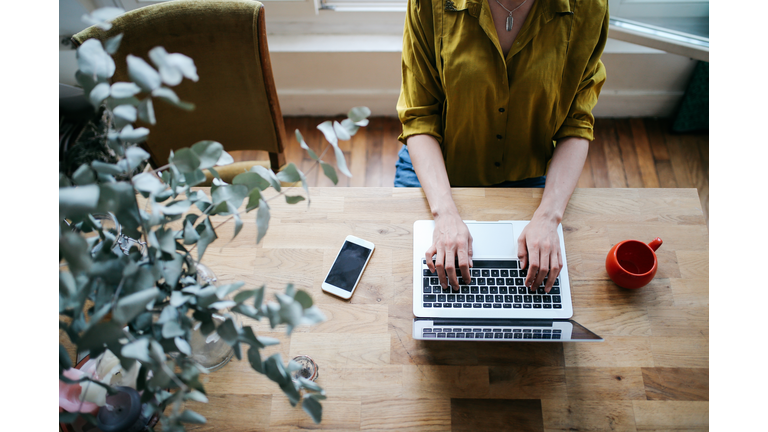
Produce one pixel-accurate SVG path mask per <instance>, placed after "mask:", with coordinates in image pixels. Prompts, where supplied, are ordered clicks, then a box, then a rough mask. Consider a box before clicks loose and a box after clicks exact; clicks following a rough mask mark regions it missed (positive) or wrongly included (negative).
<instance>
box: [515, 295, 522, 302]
mask: <svg viewBox="0 0 768 432" xmlns="http://www.w3.org/2000/svg"><path fill="white" fill-rule="evenodd" d="M522 302H523V296H521V295H520V294H518V295H516V296H515V303H522Z"/></svg>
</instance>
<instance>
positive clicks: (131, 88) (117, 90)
mask: <svg viewBox="0 0 768 432" xmlns="http://www.w3.org/2000/svg"><path fill="white" fill-rule="evenodd" d="M139 93H141V87H139V86H138V85H136V83H132V82H116V83H114V84H112V87H111V88H110V90H109V95H110V96H112V97H113V98H117V99H126V98H130V97H132V96H136V95H137V94H139Z"/></svg>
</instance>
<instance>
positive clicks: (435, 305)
mask: <svg viewBox="0 0 768 432" xmlns="http://www.w3.org/2000/svg"><path fill="white" fill-rule="evenodd" d="M432 307H436V308H441V307H443V304H442V303H432Z"/></svg>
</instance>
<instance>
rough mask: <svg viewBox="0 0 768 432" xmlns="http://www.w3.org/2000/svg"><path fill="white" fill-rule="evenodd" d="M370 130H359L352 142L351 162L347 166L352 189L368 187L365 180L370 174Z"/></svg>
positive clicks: (365, 128) (364, 128)
mask: <svg viewBox="0 0 768 432" xmlns="http://www.w3.org/2000/svg"><path fill="white" fill-rule="evenodd" d="M367 144H368V128H367V127H363V128H360V129H358V131H357V133H356V134H355V135H354V136H353V137H352V139H351V140H350V147H351V148H350V151H349V160H348V161H347V165H348V166H349V172H350V173H351V174H352V177H351V178H350V179H349V186H350V187H363V186H366V184H365V179H366V177H367V172H368V166H369V161H368V155H367V152H368V145H367Z"/></svg>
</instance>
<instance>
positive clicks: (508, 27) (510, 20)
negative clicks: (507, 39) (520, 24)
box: [496, 0, 528, 31]
mask: <svg viewBox="0 0 768 432" xmlns="http://www.w3.org/2000/svg"><path fill="white" fill-rule="evenodd" d="M527 1H528V0H525V1H524V2H522V3H520V4H519V5H517V7H516V8H514V9H512V10H509V9H507V8H505V7H504V5H503V4H501V3H499V0H496V3H499V6H501V7H502V9H504V10H505V11H507V12H509V16H508V17H507V27H506V28H507V31H512V24H514V23H515V19H514V18H512V12H514V11H516V10H518V9H520V6H522V5H524V4H525V2H527Z"/></svg>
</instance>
